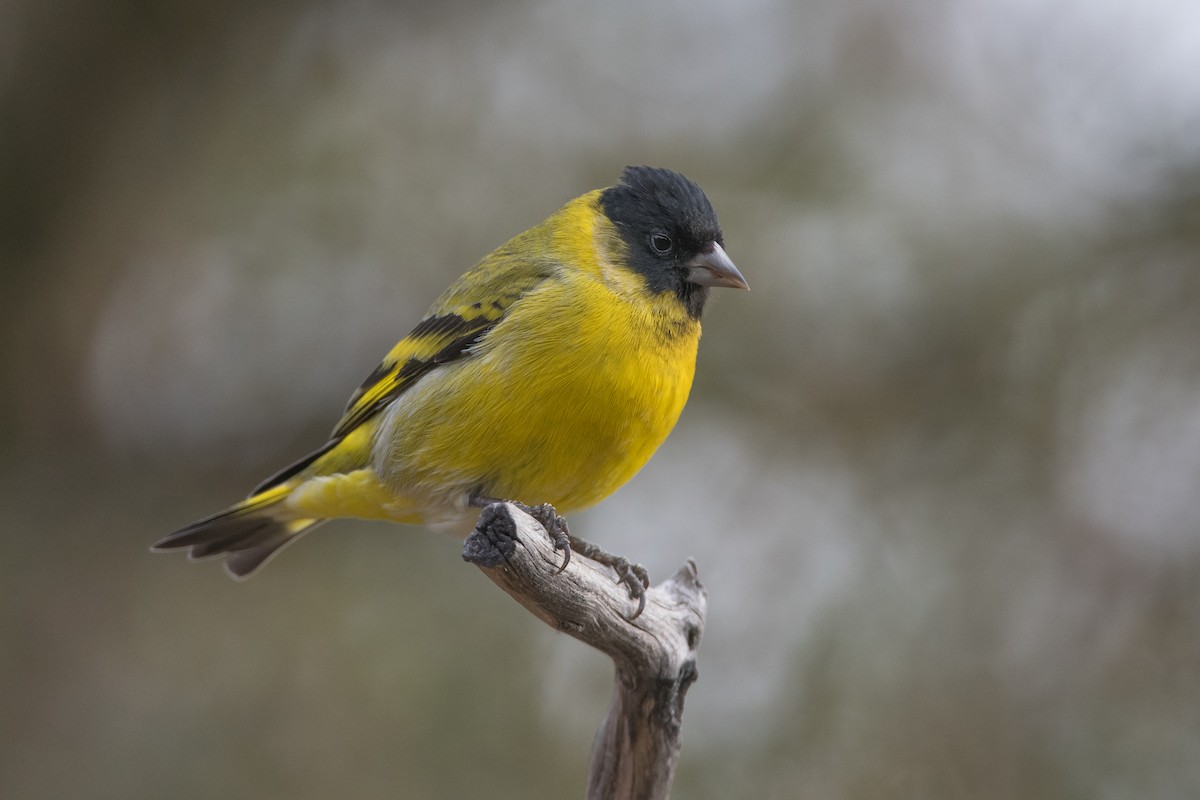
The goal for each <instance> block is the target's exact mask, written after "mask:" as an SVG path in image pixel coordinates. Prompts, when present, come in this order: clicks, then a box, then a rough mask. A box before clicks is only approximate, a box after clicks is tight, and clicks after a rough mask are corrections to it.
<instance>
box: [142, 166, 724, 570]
mask: <svg viewBox="0 0 1200 800" xmlns="http://www.w3.org/2000/svg"><path fill="white" fill-rule="evenodd" d="M723 244H724V242H723V239H722V236H721V229H720V227H719V225H718V224H717V217H716V214H715V213H714V212H713V209H712V206H711V205H710V204H709V201H708V198H707V197H705V195H704V192H703V191H701V190H700V187H698V186H697V185H696V184H695V183H693V182H692V181H690V180H688V179H687V178H685V177H684V176H682V175H680V174H678V173H676V172H672V171H670V170H666V169H657V168H651V167H629V168H626V169H625V171H624V173H623V174H622V175H621V181H620V183H618V184H617V185H616V186H612V187H610V188H607V189H601V190H596V191H592V192H588V193H587V194H585V195H583V196H581V197H578V198H576V199H574V200H572V201H570V202H569V203H567V204H566V205H565V206H563V207H562V208H561V209H559V210H558V211H557V212H555V213H554V214H552V215H551V216H550V217H549V218H548V219H546V220H545V221H544V222H542V223H541V224H539V225H537V226H535V227H533V228H530V229H529V230H527V231H525V232H524V233H522V234H520V235H519V236H517V237H516V238H514V239H512V240H511V241H509V242H508V243H507V244H504V245H503V246H501V247H500V248H498V249H497V250H495V251H494V252H492V253H491V254H490V255H488V256H487V257H486V258H484V259H483V261H481V262H480V263H479V264H478V266H476V267H475V268H474V269H472V270H471V271H469V272H467V273H466V274H465V275H463V276H462V277H461V278H459V279H458V280H457V281H456V282H455V283H454V284H453V285H452V286H451V287H450V288H449V289H447V290H446V291H445V292H444V293H443V294H442V296H441V297H439V298H438V299H437V300H436V301H435V302H434V304H433V306H432V307H431V308H430V309H429V311H428V312H427V313H426V314H425V317H424V318H423V319H422V320H421V321H420V322H419V323H417V326H416V327H415V328H413V329H412V332H411V333H409V334H408V336H406V337H405V338H404V339H402V340H400V342H399V344H397V345H396V346H395V347H393V348H392V350H391V352H389V353H388V354H387V355H386V356H385V357H384V359H383V362H382V363H380V365H379V366H378V367H376V368H375V370H374V371H373V372H372V373H371V374H370V375H369V376H368V377H367V379H366V380H365V381H364V382H363V383H362V385H361V386H360V387H359V388H358V390H357V391H356V392H354V394H353V396H352V397H351V398H350V403H349V405H348V406H347V408H346V412H345V415H344V416H343V417H342V419H341V421H340V422H338V424H337V427H335V428H334V429H333V434H332V436H331V437H330V439H329V441H328V442H326V443H325V444H324V445H323V446H321V447H320V448H319V449H317V450H316V451H315V452H313V453H311V454H310V455H308V456H305V457H304V458H302V459H300V460H299V461H297V462H296V463H294V464H292V465H291V466H289V467H287V468H285V469H283V470H281V471H280V472H278V473H276V474H275V475H273V476H272V477H270V478H268V479H267V480H266V481H264V482H263V483H262V484H260V485H259V486H258V487H257V488H255V489H254V491H253V492H251V493H250V496H249V497H247V498H246V499H245V500H243V501H242V502H240V503H237V504H236V505H233V506H231V507H230V508H228V509H226V510H224V511H221V512H219V513H217V514H214V515H212V516H209V517H205V518H204V519H202V520H200V521H198V522H194V523H192V524H191V525H188V526H187V527H185V528H182V529H180V530H178V531H176V532H175V533H172V534H171V535H169V536H167V537H166V538H164V539H163V540H162V541H160V542H158V543H157V544H155V545H154V549H155V550H159V551H161V550H174V549H177V548H190V550H191V557H192V558H204V557H208V556H216V555H224V556H225V557H226V560H225V568H226V570H228V572H229V573H230V574H231V575H233V576H234V577H237V578H243V577H246V576H248V575H250V574H251V573H252V572H254V571H255V570H256V569H258V568H259V567H260V566H261V565H262V564H263V562H265V561H266V560H267V559H268V558H270V557H271V556H272V555H273V554H275V553H276V552H278V551H279V549H280V548H281V547H283V546H284V545H286V544H288V543H290V542H292V541H294V540H295V539H297V538H298V537H299V536H300V535H301V534H302V533H305V532H306V531H309V530H311V529H312V528H314V527H316V526H317V525H319V524H321V523H322V522H324V521H325V520H327V519H331V518H334V517H357V518H360V519H386V520H391V521H394V522H403V523H411V524H420V525H426V526H429V527H431V528H435V529H444V530H449V531H454V532H460V533H462V534H465V533H467V532H468V531H469V530H470V529H471V526H472V523H473V521H474V518H475V517H476V516H477V515H478V506H481V505H484V504H486V503H488V502H490V501H492V500H495V499H504V500H513V501H519V502H523V503H528V504H549V505H550V506H553V508H554V509H556V510H557V511H561V512H563V513H569V512H571V511H575V510H578V509H583V508H587V507H588V506H591V505H593V504H595V503H597V502H599V501H600V500H602V499H604V498H605V497H607V496H608V495H609V494H611V493H613V492H614V491H616V490H617V488H618V487H620V486H621V485H622V484H624V483H625V482H626V481H627V480H629V479H630V478H631V477H632V476H633V475H634V473H636V472H637V471H638V470H639V469H641V467H642V466H643V465H644V464H645V463H646V461H647V460H648V459H649V458H650V456H651V455H652V454H653V453H654V451H655V450H656V449H657V448H658V446H659V445H660V444H662V442H663V440H664V439H665V438H666V436H667V434H668V433H670V431H671V428H672V427H674V425H675V421H676V420H677V419H678V417H679V414H680V412H681V411H682V410H683V406H684V403H685V402H686V401H687V396H688V392H689V390H690V389H691V385H692V375H693V372H694V370H695V366H696V346H697V343H698V342H699V339H700V314H701V312H702V311H703V310H704V304H705V301H706V300H707V299H708V290H709V288H710V287H715V286H727V287H735V288H742V289H745V288H748V287H747V284H746V280H745V279H744V278H743V277H742V275H741V273H740V272H738V270H737V267H735V266H734V264H733V262H732V261H731V260H730V259H729V257H728V256H727V255H726V254H725V250H724V249H723ZM552 535H553V534H552ZM566 555H567V557H569V555H570V551H569V549H568V551H567V554H566Z"/></svg>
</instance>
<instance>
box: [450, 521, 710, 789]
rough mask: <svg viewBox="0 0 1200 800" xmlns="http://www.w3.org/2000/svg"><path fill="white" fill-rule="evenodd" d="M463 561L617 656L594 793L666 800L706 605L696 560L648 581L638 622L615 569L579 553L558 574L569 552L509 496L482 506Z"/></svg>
mask: <svg viewBox="0 0 1200 800" xmlns="http://www.w3.org/2000/svg"><path fill="white" fill-rule="evenodd" d="M463 559H464V560H466V561H469V562H471V563H473V564H475V565H476V566H478V567H479V568H480V569H481V570H482V571H483V573H484V574H485V575H487V576H488V578H490V579H491V580H492V581H493V582H494V583H495V584H496V585H498V586H499V587H500V588H501V589H503V590H504V591H505V592H507V593H508V594H509V595H511V596H512V597H513V599H515V600H516V601H517V602H518V603H520V604H521V605H523V606H524V607H525V608H526V609H528V610H529V611H530V612H532V613H533V615H534V616H536V617H537V618H538V619H540V620H542V621H543V622H545V623H546V624H547V625H549V626H551V627H552V628H554V629H555V630H558V631H561V632H563V633H566V634H569V635H571V636H574V637H575V638H576V639H579V640H580V641H582V642H584V643H586V644H588V645H591V646H592V647H594V648H596V649H597V650H600V651H602V652H604V653H607V654H608V655H609V656H610V657H611V658H612V660H613V663H614V664H615V666H616V677H615V680H614V685H613V696H612V701H611V703H610V705H609V710H608V716H607V718H606V719H605V720H604V722H603V724H602V725H601V726H600V729H599V730H598V731H597V732H596V739H595V742H594V744H593V746H592V758H591V766H590V768H589V775H588V793H587V798H588V800H602V799H603V800H616V799H617V798H620V800H627V799H628V800H662V798H666V797H668V796H669V794H670V791H671V782H672V780H673V779H674V777H675V765H676V763H677V761H678V759H679V748H680V738H679V734H680V727H681V725H682V720H683V702H684V698H685V696H686V695H687V690H688V687H690V686H691V685H692V683H693V682H694V681H695V680H696V677H697V674H698V673H697V670H696V649H697V648H698V647H699V645H700V637H701V634H702V633H703V631H704V618H705V613H706V610H707V596H706V594H705V591H704V587H703V586H702V585H701V584H700V581H699V580H698V579H697V576H696V564H695V562H693V561H692V560H691V559H688V561H687V562H686V563H685V564H684V565H683V566H682V567H680V568H679V571H678V572H676V573H675V574H674V575H673V576H672V577H670V578H668V579H667V580H666V581H663V582H662V583H660V584H658V585H657V586H652V587H650V588H649V589H648V590H647V591H646V610H645V611H643V612H642V614H641V615H640V616H639V617H638V618H637V619H635V620H632V621H630V620H629V619H628V617H629V616H630V615H632V614H633V613H634V611H635V610H636V609H637V604H636V602H635V601H633V600H631V599H630V597H629V594H628V592H627V590H626V588H625V586H624V585H623V584H618V583H617V580H616V573H615V572H614V571H613V570H612V569H610V568H608V567H605V566H602V565H600V564H597V563H596V562H594V561H591V560H590V559H587V558H584V557H582V556H581V555H579V554H578V553H576V554H574V555H572V557H571V562H570V564H568V565H567V568H566V570H564V571H563V572H562V573H561V574H560V573H559V572H558V570H559V566H560V565H561V563H562V553H560V552H557V551H555V550H554V547H553V545H552V544H551V542H550V539H549V537H548V536H547V534H546V531H545V529H544V528H543V527H542V526H541V525H540V524H538V523H537V522H536V521H535V520H534V519H533V518H532V517H530V516H529V515H528V514H526V513H525V512H524V511H522V510H521V509H519V508H518V507H516V506H514V505H512V504H511V503H495V504H493V505H490V506H488V507H487V508H485V509H484V510H483V513H482V514H480V516H479V523H478V524H477V525H476V528H475V531H474V532H473V533H472V534H471V535H470V536H468V537H467V540H466V542H465V543H464V544H463Z"/></svg>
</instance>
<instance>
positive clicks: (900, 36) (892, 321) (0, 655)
mask: <svg viewBox="0 0 1200 800" xmlns="http://www.w3.org/2000/svg"><path fill="white" fill-rule="evenodd" d="M1197 75H1200V15H1198V14H1197V11H1196V8H1195V5H1194V4H1193V3H1189V2H1186V0H1177V1H1173V0H1142V2H1138V3H1133V2H1128V1H1127V2H1119V0H1107V1H1106V0H1100V1H1097V0H1063V1H1062V2H1057V3H1039V2H1032V1H1031V0H928V1H926V2H913V3H892V2H886V0H851V1H850V2H846V1H845V0H809V1H808V2H794V1H793V0H739V2H732V0H730V2H719V1H718V0H699V1H697V0H690V2H665V3H659V4H655V5H654V6H652V7H651V6H648V5H647V4H644V3H641V2H636V1H635V0H614V2H608V3H604V4H600V3H596V4H588V5H584V4H576V3H553V2H539V1H538V0H522V1H520V2H513V3H507V4H503V5H500V4H492V3H484V2H472V1H471V0H458V1H457V2H448V3H441V4H432V3H384V2H378V1H374V2H373V1H372V0H346V1H345V2H316V1H314V0H304V1H302V2H298V3H283V2H257V3H253V2H252V3H244V2H243V3H235V2H231V1H230V0H218V1H217V2H212V3H183V2H177V1H172V0H166V1H165V2H158V3H130V2H111V0H108V1H106V0H101V1H100V2H79V1H78V0H60V1H59V2H53V3H38V2H34V0H10V2H8V3H6V4H5V5H4V7H3V9H2V10H0V98H2V103H3V106H2V108H0V186H2V187H3V190H2V191H0V203H2V204H3V205H2V207H0V259H2V261H0V264H2V272H0V296H2V297H3V308H4V313H3V315H2V316H0V334H2V338H0V363H2V364H3V373H2V375H0V380H2V381H3V389H2V391H0V506H2V508H3V510H4V523H3V528H4V532H3V536H0V598H2V599H0V683H2V685H3V686H4V687H5V688H4V690H3V692H2V693H0V694H2V698H3V699H2V700H0V708H2V710H3V713H0V796H3V797H5V798H49V797H89V798H130V797H147V798H150V797H174V798H211V797H237V798H242V797H245V798H261V797H289V798H326V797H330V796H337V797H341V798H374V797H384V796H399V797H417V798H425V797H427V798H443V797H444V798H474V797H486V798H560V797H578V796H582V793H583V788H584V778H585V774H586V768H587V757H588V751H589V747H590V743H591V737H592V734H593V733H594V731H595V730H596V728H597V726H598V725H599V722H600V719H601V717H602V716H603V714H604V710H605V708H606V706H607V702H608V692H609V688H610V683H611V665H610V664H609V663H608V662H607V661H606V660H605V659H604V658H603V657H602V656H601V655H599V654H597V653H595V652H593V651H590V650H588V649H587V648H585V647H584V646H582V645H580V644H578V643H576V642H574V641H572V640H568V639H566V638H565V637H562V636H557V635H555V634H554V633H553V632H552V631H550V630H549V629H548V628H546V627H544V626H543V625H542V624H541V623H539V622H537V621H536V620H535V619H534V618H532V617H531V616H530V615H528V614H526V613H525V612H524V611H522V610H521V609H520V608H518V607H517V606H516V604H515V603H513V602H511V601H510V600H509V599H508V598H506V597H504V596H503V595H502V594H501V593H500V592H499V591H498V590H497V589H495V587H493V586H492V585H491V584H490V583H489V582H488V581H487V580H486V579H485V578H484V577H483V576H482V575H480V574H479V573H478V571H476V570H475V569H474V568H473V567H470V566H467V565H465V564H464V563H462V561H461V560H460V558H459V550H460V544H459V542H457V541H456V540H454V539H451V538H449V537H441V536H437V535H435V534H432V533H428V532H425V531H422V530H419V529H406V528H399V527H392V526H387V525H379V524H368V523H355V522H337V523H333V524H330V525H328V526H327V527H325V528H323V529H322V530H321V531H320V532H319V533H317V534H316V535H313V536H311V537H308V538H306V539H305V541H304V542H303V543H302V544H299V545H297V546H295V547H293V548H289V549H288V550H287V551H285V552H284V553H283V555H282V556H280V557H279V558H278V559H276V560H275V561H274V562H272V563H271V565H270V566H269V567H268V568H267V569H266V570H264V572H263V573H262V574H260V575H259V576H257V577H255V578H254V580H252V581H250V582H248V583H245V584H235V583H233V582H232V581H230V580H228V579H227V578H226V577H225V575H224V574H223V572H222V570H221V569H220V567H219V566H218V565H216V564H189V563H187V562H186V560H185V559H184V558H182V557H180V556H177V555H176V556H151V555H150V554H149V553H148V552H147V547H148V545H149V544H150V543H151V542H153V541H155V540H156V539H158V538H159V537H161V536H162V535H164V534H166V533H168V532H169V531H171V530H173V529H175V528H177V527H179V526H180V525H182V524H184V523H187V522H190V521H191V520H193V519H195V518H197V517H199V516H202V515H204V514H207V513H209V512H212V511H215V510H217V509H219V508H222V507H224V506H225V505H227V504H228V503H229V502H231V501H233V500H235V499H237V498H239V497H241V496H242V495H243V494H244V493H245V492H246V491H247V490H248V489H249V488H250V487H251V486H253V485H254V484H255V483H257V482H258V481H259V480H260V479H261V478H263V477H265V476H266V475H267V474H269V473H271V472H273V471H274V470H275V469H277V468H278V467H280V466H282V465H284V464H286V463H288V462H290V461H291V460H292V459H294V458H296V457H299V456H300V455H302V454H304V453H305V452H307V451H308V450H310V449H312V448H313V447H315V446H316V445H317V444H319V443H321V442H322V441H324V436H325V434H326V433H327V432H328V430H329V429H330V427H331V426H332V424H333V422H334V420H335V419H336V418H337V417H338V416H339V414H340V411H341V408H342V406H343V404H344V402H345V400H346V398H347V397H348V396H349V393H350V391H351V390H352V389H353V388H354V387H355V386H357V384H358V383H359V381H360V380H361V379H362V378H363V377H364V376H365V375H366V374H367V373H368V372H370V371H371V369H372V368H373V366H374V365H375V363H376V361H377V359H378V358H379V357H380V356H381V355H382V354H383V353H384V352H385V351H386V350H387V349H388V348H389V347H390V346H391V345H392V343H393V342H394V341H395V340H396V339H397V338H399V336H400V335H402V334H403V333H405V332H406V331H407V330H408V329H409V328H410V327H411V326H412V325H413V324H414V323H415V321H416V320H417V319H418V318H419V315H420V314H421V312H422V311H423V309H424V308H425V307H426V305H427V304H428V303H429V302H430V301H431V300H432V299H433V297H435V296H436V295H437V294H438V293H439V292H440V291H441V290H442V289H443V288H444V287H445V286H446V285H447V284H448V283H449V282H450V281H451V280H452V279H453V278H454V277H456V276H457V275H458V274H460V273H461V272H462V271H464V270H465V269H467V268H468V267H470V266H471V265H472V264H473V263H475V261H477V260H478V259H479V258H480V257H482V256H483V255H484V254H485V253H486V252H488V251H489V250H490V249H492V248H493V247H495V246H496V245H498V244H500V243H501V242H503V241H504V240H506V239H507V238H508V237H510V236H512V235H514V234H516V233H518V232H519V231H521V230H523V229H525V228H526V227H528V226H529V225H531V224H533V223H535V222H537V221H539V220H541V219H542V218H543V217H544V216H546V215H547V214H548V213H549V212H551V211H553V210H554V209H555V208H557V207H558V206H559V205H560V204H561V203H562V202H564V201H565V200H567V199H569V198H571V197H573V196H575V195H577V194H580V193H582V192H583V191H586V190H588V189H592V188H596V187H600V186H605V185H608V184H611V183H612V182H613V181H614V180H615V179H616V178H617V176H618V175H619V173H620V170H621V168H622V167H623V166H625V165H626V164H641V163H647V164H654V165H661V166H668V167H672V168H675V169H678V170H680V171H682V172H684V173H685V174H687V175H689V176H690V177H692V178H694V179H695V180H696V181H697V182H699V183H700V184H701V185H702V186H703V187H704V188H705V189H706V190H707V192H708V194H709V196H710V198H711V199H712V201H713V204H714V206H715V207H716V209H717V210H718V212H719V214H720V217H721V220H722V223H723V227H724V230H725V236H726V242H727V247H728V251H729V253H730V254H731V256H732V257H733V259H734V260H735V261H736V262H737V264H738V265H739V267H740V268H741V269H742V271H743V272H744V273H745V275H746V276H747V278H748V279H749V281H750V283H751V286H752V287H753V291H751V292H750V293H748V294H745V293H741V294H739V293H733V292H729V293H725V292H719V293H717V295H716V296H715V297H714V301H713V302H712V303H711V304H710V306H709V310H708V312H707V313H706V318H705V331H706V333H705V338H704V342H703V343H702V346H701V353H700V360H699V365H698V372H697V381H696V386H695V388H694V390H693V393H692V400H691V402H690V404H689V406H688V408H687V410H686V411H685V412H684V415H683V418H682V420H681V421H680V423H679V426H678V427H677V429H676V432H675V433H674V435H673V436H672V438H671V439H670V440H668V442H667V443H666V444H665V445H664V446H663V448H662V449H661V450H660V451H659V454H658V455H657V456H656V458H655V459H654V460H653V461H652V462H651V463H650V465H649V466H648V467H647V468H646V469H645V470H644V471H643V472H642V474H641V475H639V476H638V477H637V478H636V479H635V480H634V481H633V482H632V483H631V484H630V485H628V486H627V487H626V488H625V489H623V490H622V491H620V492H619V493H618V494H616V495H615V496H614V497H613V498H611V499H610V500H608V501H606V502H605V503H603V504H602V505H601V506H600V507H599V508H597V509H595V510H594V511H592V512H589V513H587V514H583V515H579V516H577V517H575V518H573V520H572V523H573V526H572V527H573V528H574V529H575V530H576V532H578V533H580V534H582V535H584V536H586V537H587V538H590V539H593V540H595V541H597V542H599V543H601V544H603V545H605V546H607V547H608V548H610V549H612V550H615V551H617V552H620V553H623V554H625V555H628V556H630V557H631V558H633V559H636V560H640V561H642V562H644V563H645V564H646V565H647V566H648V567H649V568H650V570H651V574H652V575H653V576H654V577H655V579H656V580H661V579H663V578H666V577H667V576H668V575H669V574H670V573H671V572H673V571H674V570H675V569H676V568H677V567H678V566H679V565H680V564H681V563H682V562H683V560H684V558H686V557H688V556H692V557H695V558H696V559H697V561H698V562H699V566H700V574H701V578H702V580H703V581H704V582H705V584H706V586H707V587H708V590H709V596H710V613H709V620H708V628H707V630H706V633H705V639H704V643H703V647H702V648H701V651H700V655H701V658H700V676H701V677H700V680H699V682H698V683H697V684H696V685H695V686H694V687H693V689H692V690H691V693H690V694H689V696H688V703H687V713H686V716H685V724H684V750H683V755H682V760H681V762H680V766H679V771H678V776H677V780H676V785H675V796H676V797H679V798H741V797H746V798H875V797H888V798H896V797H901V798H908V797H912V798H918V797H919V798H964V797H966V798H985V799H986V798H1181V797H1189V796H1190V797H1194V796H1198V795H1200V137H1198V136H1197V130H1198V129H1200V128H1198V125H1200V81H1197V78H1196V76H1197Z"/></svg>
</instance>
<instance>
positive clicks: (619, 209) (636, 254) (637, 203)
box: [600, 167, 724, 318]
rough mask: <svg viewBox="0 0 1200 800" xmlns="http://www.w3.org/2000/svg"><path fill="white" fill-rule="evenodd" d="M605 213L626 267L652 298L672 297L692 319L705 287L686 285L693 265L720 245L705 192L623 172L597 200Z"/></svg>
mask: <svg viewBox="0 0 1200 800" xmlns="http://www.w3.org/2000/svg"><path fill="white" fill-rule="evenodd" d="M600 205H601V207H602V208H603V209H604V213H605V214H606V215H607V216H608V218H609V219H610V220H612V222H613V224H614V225H616V227H617V230H618V231H619V232H620V234H621V238H622V239H623V240H624V242H625V244H626V246H627V248H628V259H629V266H630V267H631V268H633V269H634V270H636V271H637V272H639V273H641V274H642V275H643V276H645V278H646V283H647V286H648V287H649V289H650V291H652V292H673V293H674V294H675V295H676V296H677V297H678V298H679V300H680V301H681V302H682V303H683V304H684V306H685V307H686V308H687V310H688V313H689V314H691V316H693V317H695V318H699V317H700V312H701V311H702V310H703V309H704V301H705V300H706V299H707V298H708V286H705V285H701V284H699V283H696V282H695V281H693V280H689V277H688V275H689V270H690V269H691V266H692V264H691V263H689V262H693V260H694V259H696V258H698V257H701V256H702V255H703V254H705V253H709V252H711V251H712V250H713V249H714V248H713V244H714V243H715V244H716V245H717V246H718V248H719V247H721V246H723V245H724V240H723V238H722V236H721V226H720V224H718V222H717V215H716V212H714V211H713V207H712V204H711V203H709V202H708V198H707V197H705V196H704V192H703V191H702V190H701V189H700V187H699V186H697V185H696V184H695V183H693V182H692V181H690V180H688V179H687V178H685V177H684V176H682V175H680V174H679V173H678V172H672V171H671V170H669V169H660V168H657V167H626V168H625V171H624V172H623V173H621V182H620V183H619V184H617V185H616V186H612V187H610V188H608V189H605V190H604V191H603V192H602V193H601V194H600Z"/></svg>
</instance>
